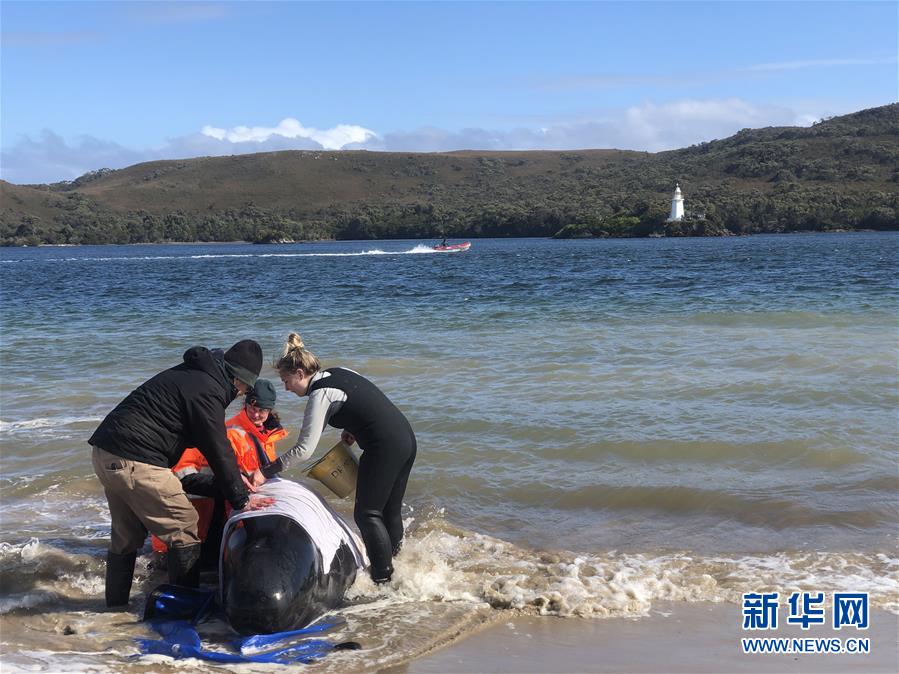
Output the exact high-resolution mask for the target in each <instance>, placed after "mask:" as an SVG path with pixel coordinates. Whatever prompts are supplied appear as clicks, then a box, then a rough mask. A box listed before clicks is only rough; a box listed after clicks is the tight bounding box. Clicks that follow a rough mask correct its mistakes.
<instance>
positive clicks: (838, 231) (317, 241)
mask: <svg viewBox="0 0 899 674" xmlns="http://www.w3.org/2000/svg"><path fill="white" fill-rule="evenodd" d="M887 232H899V227H897V228H896V229H828V230H814V231H800V230H797V231H790V232H757V233H751V234H735V235H733V236H735V237H737V238H744V237H756V236H811V235H815V234H877V233H887ZM440 238H441V237H433V236H430V237H422V238H417V239H413V238H408V237H400V238H395V239H393V238H391V239H314V240H305V241H293V242H290V243H274V242H272V243H260V242H258V241H243V240H239V239H238V240H235V241H156V242H152V243H39V244H37V245H34V246H29V245H22V246H16V245H5V246H0V248H83V247H86V246H121V247H123V248H124V247H128V246H233V245H236V244H247V245H254V246H265V247H268V246H296V245H301V244H302V245H310V244H321V243H360V242H364V243H377V242H379V241H435V240H437V239H440ZM447 238H448V239H449V240H450V241H457V240H458V241H462V240H465V241H494V240H496V241H506V240H510V239H549V240H555V241H609V240H614V241H623V240H632V241H636V240H640V239H646V240H659V239H670V240H674V239H725V238H730V237H725V236H720V235H719V236H715V235H709V236H657V237H653V236H584V237H573V238H570V239H555V238H554V237H552V236H508V237H507V236H482V237H476V236H469V237H447Z"/></svg>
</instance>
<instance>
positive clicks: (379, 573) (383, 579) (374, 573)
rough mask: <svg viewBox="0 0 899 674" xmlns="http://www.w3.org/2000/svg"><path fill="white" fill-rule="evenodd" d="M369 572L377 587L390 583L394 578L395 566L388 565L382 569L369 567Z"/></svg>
mask: <svg viewBox="0 0 899 674" xmlns="http://www.w3.org/2000/svg"><path fill="white" fill-rule="evenodd" d="M368 572H369V573H370V574H371V579H372V580H373V581H375V584H376V585H382V584H383V583H389V582H390V579H391V578H393V566H391V565H390V564H388V565H387V566H386V567H382V568H379V569H376V568H375V567H374V566H373V565H372V566H370V567H368Z"/></svg>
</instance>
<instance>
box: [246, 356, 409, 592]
mask: <svg viewBox="0 0 899 674" xmlns="http://www.w3.org/2000/svg"><path fill="white" fill-rule="evenodd" d="M313 379H314V381H313V382H312V383H311V384H310V385H309V388H308V390H307V391H306V395H308V396H310V397H312V396H315V397H316V398H318V397H322V394H325V393H326V392H327V391H326V390H327V389H330V390H331V391H330V393H331V394H332V395H329V396H328V398H329V399H331V400H333V402H331V403H330V404H329V408H328V414H327V421H326V423H327V424H328V425H329V426H333V427H334V428H341V429H344V430H346V431H349V432H350V433H352V434H353V436H354V437H355V438H356V442H358V443H359V448H360V449H361V450H362V458H361V459H360V461H359V478H358V481H357V483H356V506H355V509H354V511H353V516H354V518H355V520H356V524H357V525H358V526H359V532H360V533H361V534H362V540H363V542H364V543H365V548H366V551H367V552H368V558H369V560H370V561H371V575H372V578H373V579H374V580H375V581H386V580H389V579H390V577H391V575H392V574H393V564H392V559H393V556H394V555H395V554H396V553H397V552H399V549H400V545H401V544H402V541H403V519H402V513H401V507H402V505H403V495H404V494H405V493H406V483H407V482H408V480H409V472H410V471H411V470H412V464H413V462H414V461H415V454H416V450H417V445H416V441H415V433H414V432H413V431H412V426H410V425H409V421H408V420H407V419H406V417H405V416H404V415H403V413H402V412H400V411H399V409H397V407H396V406H395V405H394V404H393V403H392V402H390V399H388V398H387V396H386V395H384V393H382V392H381V390H380V389H379V388H378V387H377V386H375V385H374V384H373V383H371V382H370V381H369V380H368V379H366V378H365V377H363V376H362V375H360V374H358V373H356V372H353V371H352V370H347V369H345V368H341V367H335V368H329V369H327V370H323V371H322V372H321V373H319V374H317V375H316V377H314V378H313ZM316 392H319V393H318V394H316ZM307 411H308V405H307ZM305 430H306V429H305V428H304V431H305ZM315 430H318V429H315ZM319 432H320V431H319ZM316 442H317V438H316ZM298 447H299V446H298ZM289 454H290V452H288V455H289ZM295 454H296V452H295ZM283 459H287V457H286V456H284V457H279V458H278V459H277V460H275V461H273V462H272V463H271V464H270V465H269V466H266V467H265V468H263V469H262V472H263V474H264V475H266V477H271V476H272V475H274V474H275V473H277V472H279V471H280V470H281V469H282V468H283V467H284V465H285V461H284V460H283Z"/></svg>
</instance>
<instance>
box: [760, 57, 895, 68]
mask: <svg viewBox="0 0 899 674" xmlns="http://www.w3.org/2000/svg"><path fill="white" fill-rule="evenodd" d="M891 63H896V57H895V56H893V57H891V58H864V59H808V60H805V61H784V62H782V63H759V64H757V65H754V66H749V67H748V68H744V70H749V71H765V70H799V69H801V68H827V67H832V66H879V65H889V64H891Z"/></svg>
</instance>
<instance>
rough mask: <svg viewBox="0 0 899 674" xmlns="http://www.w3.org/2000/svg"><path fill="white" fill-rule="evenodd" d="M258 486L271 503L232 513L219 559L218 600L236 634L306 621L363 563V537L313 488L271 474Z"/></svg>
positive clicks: (342, 590)
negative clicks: (270, 478) (355, 532)
mask: <svg viewBox="0 0 899 674" xmlns="http://www.w3.org/2000/svg"><path fill="white" fill-rule="evenodd" d="M260 493H263V494H264V495H266V496H271V497H272V498H273V500H274V504H273V505H271V506H269V507H268V508H266V509H264V510H262V511H256V512H249V513H247V512H244V513H235V514H234V515H232V517H231V518H230V519H229V520H228V522H227V523H226V525H225V530H224V538H223V541H222V546H221V556H220V560H219V561H220V565H219V572H220V576H219V579H220V589H221V600H222V608H223V609H224V612H225V616H226V618H227V619H228V622H229V623H230V625H231V627H233V628H234V629H235V630H236V631H237V632H240V633H241V634H271V633H274V632H286V631H290V630H296V629H301V628H303V627H306V626H307V625H309V624H310V623H311V622H313V621H314V620H315V619H316V618H318V617H320V616H321V615H323V614H324V613H327V612H328V611H330V610H331V609H333V608H336V607H337V606H338V605H339V604H340V602H341V601H342V600H343V597H344V595H345V594H346V591H347V590H348V589H349V587H350V586H351V585H352V584H353V582H354V581H355V580H356V572H357V571H358V570H360V569H362V568H364V567H365V566H366V563H367V560H366V559H365V553H364V551H363V546H362V541H361V540H359V538H358V536H357V535H356V534H354V533H353V532H352V531H350V529H349V527H348V525H347V524H346V522H344V521H343V519H342V518H341V517H340V515H338V514H337V513H336V512H335V511H334V510H333V509H331V507H330V506H328V504H327V503H325V502H324V500H322V499H321V498H320V497H319V496H318V495H317V494H315V493H314V492H312V491H310V490H309V489H306V488H305V487H303V486H301V485H298V484H297V483H295V482H291V481H289V480H273V481H270V482H268V483H266V484H265V485H263V487H262V489H260ZM323 551H324V552H323Z"/></svg>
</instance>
